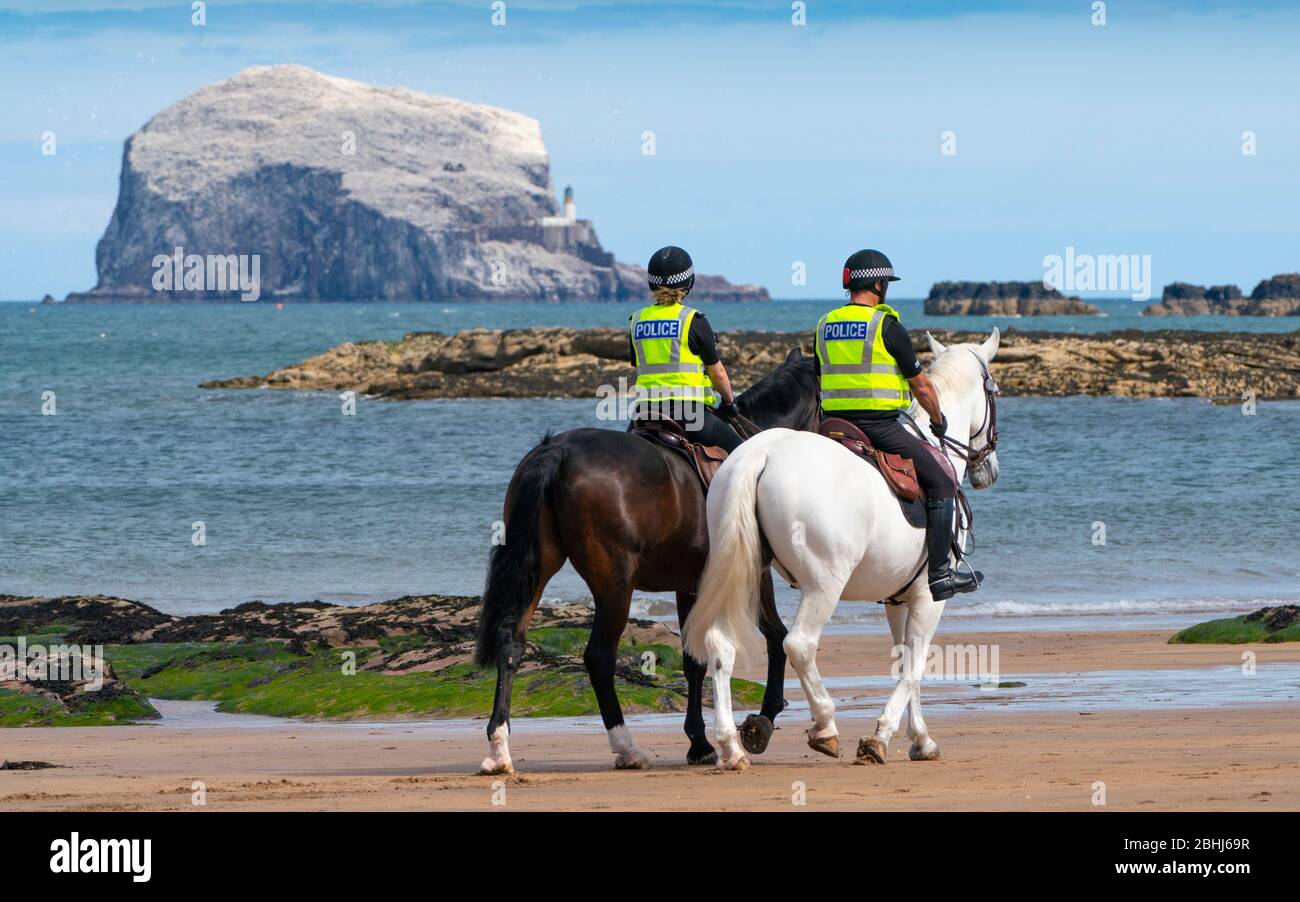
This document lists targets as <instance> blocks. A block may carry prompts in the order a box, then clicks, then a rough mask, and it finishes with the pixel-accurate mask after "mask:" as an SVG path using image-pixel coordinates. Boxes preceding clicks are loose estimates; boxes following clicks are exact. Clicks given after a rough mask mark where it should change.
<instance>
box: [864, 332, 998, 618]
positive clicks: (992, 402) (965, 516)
mask: <svg viewBox="0 0 1300 902" xmlns="http://www.w3.org/2000/svg"><path fill="white" fill-rule="evenodd" d="M966 350H968V351H969V350H970V349H969V348H967V349H966ZM971 354H972V355H973V356H974V357H975V359H976V361H978V362H979V365H980V372H981V373H982V374H983V375H984V421H983V422H982V423H981V424H980V428H979V429H977V430H975V435H979V434H980V433H981V432H985V430H986V429H987V430H988V431H987V433H986V438H987V441H986V442H985V444H984V447H983V448H980V449H979V450H976V449H975V448H972V447H971V446H970V445H969V444H967V443H966V442H963V441H959V440H958V439H955V438H949V437H948V436H947V434H946V433H945V434H944V435H941V436H938V439H939V447H940V448H942V449H943V450H944V451H945V452H948V453H951V454H952V455H953V456H954V457H959V458H961V459H962V460H964V461H966V465H967V467H977V466H979V465H980V464H982V463H984V461H986V460H988V459H989V458H990V457H991V456H992V455H993V452H994V451H996V450H997V449H998V403H997V396H998V384H997V382H995V381H994V379H993V374H992V373H990V372H989V368H988V366H987V365H986V364H985V363H984V361H983V359H981V357H980V355H978V354H976V353H975V352H974V351H971ZM901 413H902V414H903V417H904V419H906V420H907V422H908V424H909V425H910V426H911V427H912V431H913V432H915V433H916V437H917V438H919V439H920V440H921V441H923V442H925V441H928V439H926V437H925V433H923V432H922V431H921V426H920V424H918V423H917V422H916V420H915V419H913V418H912V415H911V414H910V413H908V412H907V411H905V410H904V411H901ZM957 504H958V508H959V510H958V513H959V518H958V522H959V525H963V522H962V521H964V526H965V528H966V529H967V530H968V531H969V532H971V533H972V534H973V533H974V527H975V517H974V513H973V512H972V511H971V508H970V501H969V500H967V498H966V492H965V491H964V490H963V489H962V487H961V486H960V485H958V486H957ZM952 550H953V552H954V554H955V555H956V558H957V562H958V565H959V566H960V564H961V562H962V561H963V560H964V559H965V556H966V552H965V549H963V548H962V547H961V546H960V545H959V544H958V543H957V540H956V535H954V536H953V543H952ZM925 567H926V561H925V560H924V559H922V561H921V566H920V567H919V568H918V569H917V571H916V573H915V575H913V576H912V578H911V579H909V580H908V581H907V583H906V584H904V586H903V588H901V589H899V590H898V591H897V592H895V593H894V594H893V595H890V596H889V597H888V598H886V599H884V600H882V601H881V602H879V603H880V604H886V605H899V604H903V603H904V602H903V601H902V600H901V599H899V597H898V596H899V595H901V594H903V592H904V591H905V590H906V589H907V588H908V587H909V586H911V585H912V583H914V582H916V580H917V579H918V578H919V577H920V576H921V574H922V573H923V572H925Z"/></svg>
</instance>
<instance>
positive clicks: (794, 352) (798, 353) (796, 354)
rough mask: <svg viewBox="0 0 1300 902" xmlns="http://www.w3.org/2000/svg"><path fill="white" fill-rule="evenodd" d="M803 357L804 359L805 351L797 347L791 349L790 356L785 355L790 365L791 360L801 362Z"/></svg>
mask: <svg viewBox="0 0 1300 902" xmlns="http://www.w3.org/2000/svg"><path fill="white" fill-rule="evenodd" d="M802 357H803V349H802V348H800V347H798V346H797V345H796V346H795V347H793V348H791V349H790V353H789V354H786V355H785V362H786V363H789V362H790V361H791V360H799V359H801V358H802Z"/></svg>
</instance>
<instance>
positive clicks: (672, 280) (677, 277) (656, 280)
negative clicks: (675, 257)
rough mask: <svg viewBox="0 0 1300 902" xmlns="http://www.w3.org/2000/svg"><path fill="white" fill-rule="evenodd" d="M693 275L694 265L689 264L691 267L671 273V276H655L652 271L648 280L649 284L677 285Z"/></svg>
mask: <svg viewBox="0 0 1300 902" xmlns="http://www.w3.org/2000/svg"><path fill="white" fill-rule="evenodd" d="M693 275H695V267H694V266H691V267H687V268H686V270H684V271H683V272H679V273H673V274H672V275H671V276H667V277H665V276H656V275H655V274H654V273H649V274H648V278H649V280H650V284H651V285H670V286H671V285H677V284H679V283H681V282H685V281H686V280H687V279H689V278H690V277H691V276H693Z"/></svg>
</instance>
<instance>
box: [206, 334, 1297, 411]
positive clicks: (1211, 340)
mask: <svg viewBox="0 0 1300 902" xmlns="http://www.w3.org/2000/svg"><path fill="white" fill-rule="evenodd" d="M935 337H937V338H939V339H940V340H941V341H943V342H945V343H954V342H962V341H968V342H974V341H982V340H983V339H984V338H986V337H987V336H986V335H983V334H976V333H966V332H947V331H936V332H935ZM912 339H913V342H914V343H915V344H916V347H917V348H918V350H921V351H922V354H921V356H922V359H928V352H927V351H926V350H925V349H927V348H928V343H927V341H926V339H925V333H924V332H921V331H917V332H913V333H912ZM794 347H801V348H802V349H803V351H804V353H806V354H811V353H812V352H813V351H812V335H811V334H810V333H779V332H776V333H773V332H735V333H723V334H722V335H720V337H719V348H720V350H721V352H722V357H723V359H724V360H725V361H726V362H727V368H728V370H729V372H730V373H731V376H732V381H733V382H734V383H735V384H736V385H737V386H738V387H743V386H745V385H750V384H752V383H753V382H756V381H757V380H758V379H759V378H761V377H762V376H763V375H764V374H766V373H767V372H769V371H771V370H772V369H773V368H775V367H776V366H777V365H778V364H779V363H780V362H781V361H782V360H784V359H785V357H786V354H787V353H788V352H789V351H790V349H791V348H794ZM992 370H993V375H994V376H995V377H996V378H997V380H998V384H999V386H1000V387H1001V389H1002V391H1003V393H1004V394H1007V395H1044V396H1065V395H1114V396H1119V397H1129V398H1161V397H1200V398H1215V399H1223V400H1228V401H1234V400H1235V401H1240V400H1241V399H1242V394H1243V392H1252V393H1253V394H1254V397H1256V398H1258V399H1276V398H1297V397H1300V332H1293V333H1287V334H1277V333H1221V332H1172V331H1170V332H1141V331H1137V330H1132V329H1130V330H1125V331H1120V332H1107V333H1095V334H1075V333H1052V332H1019V331H1017V330H1015V329H1010V330H1008V331H1007V332H1006V333H1005V334H1004V335H1003V337H1002V343H1001V347H1000V348H999V350H998V354H997V357H996V359H995V360H994V362H993V366H992ZM634 378H635V374H634V371H633V369H632V367H631V366H630V365H629V364H628V362H627V333H626V332H624V331H623V330H621V329H585V330H580V329H567V328H539V329H519V330H508V331H504V332H502V331H497V330H491V329H470V330H466V331H464V332H458V333H457V334H455V335H443V334H441V333H437V332H414V333H410V334H408V335H407V336H406V337H404V338H403V339H402V340H401V341H395V342H388V341H367V342H358V343H348V344H343V345H339V346H338V347H336V348H333V349H331V350H329V351H326V352H325V353H323V354H319V355H317V356H315V357H312V358H310V359H309V360H305V361H303V362H302V363H299V364H295V365H293V366H289V367H285V368H283V369H279V370H276V371H274V372H272V373H268V374H267V375H265V376H241V377H237V378H234V379H224V380H217V381H213V382H205V383H203V385H202V387H203V388H278V389H297V390H332V391H338V390H345V389H351V390H355V391H358V392H362V393H364V394H367V395H371V396H375V397H381V398H391V399H408V398H530V397H543V398H547V397H549V398H594V397H596V391H597V387H598V386H602V385H604V386H612V387H614V388H618V387H619V386H620V381H619V380H620V379H621V380H624V382H623V383H622V384H624V385H627V384H630V383H631V381H632V380H633V379H634Z"/></svg>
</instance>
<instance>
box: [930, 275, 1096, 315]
mask: <svg viewBox="0 0 1300 902" xmlns="http://www.w3.org/2000/svg"><path fill="white" fill-rule="evenodd" d="M925 312H926V313H927V314H928V315H930V316H1087V315H1092V314H1096V313H1100V312H1101V311H1100V310H1098V309H1097V307H1095V306H1094V305H1092V304H1088V303H1085V302H1083V301H1081V300H1080V299H1079V298H1076V297H1067V296H1066V295H1063V294H1061V293H1060V292H1059V291H1057V290H1056V289H1055V288H1046V287H1044V286H1043V283H1042V282H935V283H934V285H933V286H932V287H931V288H930V294H929V296H928V297H927V298H926V299H925Z"/></svg>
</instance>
